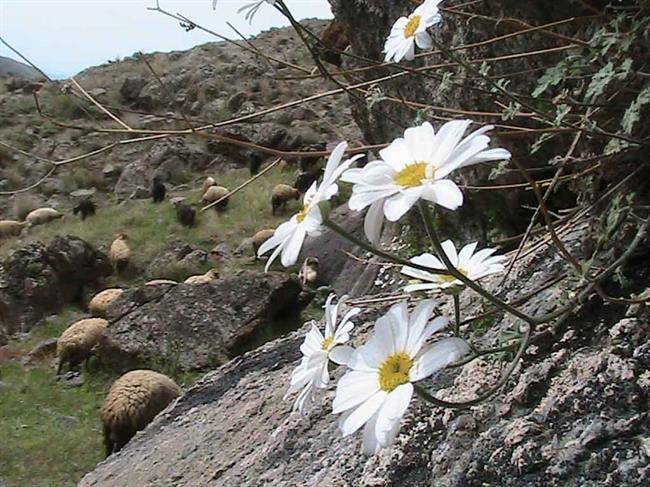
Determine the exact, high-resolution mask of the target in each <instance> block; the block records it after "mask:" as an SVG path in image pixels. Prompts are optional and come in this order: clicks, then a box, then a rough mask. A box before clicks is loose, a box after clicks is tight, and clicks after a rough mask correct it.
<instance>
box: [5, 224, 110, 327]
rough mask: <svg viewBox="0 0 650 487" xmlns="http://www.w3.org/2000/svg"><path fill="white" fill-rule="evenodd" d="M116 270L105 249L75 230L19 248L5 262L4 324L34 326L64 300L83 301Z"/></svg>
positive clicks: (56, 308) (69, 301)
mask: <svg viewBox="0 0 650 487" xmlns="http://www.w3.org/2000/svg"><path fill="white" fill-rule="evenodd" d="M111 272H112V269H111V266H110V264H109V262H108V258H107V257H106V255H105V254H103V253H102V252H99V251H98V250H96V249H94V248H93V247H92V246H91V245H90V244H89V243H87V242H85V241H84V240H82V239H80V238H78V237H73V236H70V235H68V236H65V237H61V236H58V237H55V238H54V240H52V242H51V243H50V244H49V245H48V246H45V245H44V244H43V243H41V242H34V243H31V244H29V245H27V246H26V247H23V248H21V249H19V250H16V251H14V252H13V253H12V254H11V255H10V256H9V258H7V259H6V260H5V261H4V262H3V263H2V264H1V265H0V329H3V330H4V331H5V333H6V334H8V335H11V334H13V333H16V332H27V331H29V329H30V328H31V327H32V326H33V325H34V324H35V323H36V322H38V320H40V319H41V318H42V317H43V316H45V315H46V314H50V313H53V312H56V311H58V310H59V308H61V306H63V305H64V304H65V303H71V302H81V301H82V300H83V298H84V295H85V293H86V291H87V290H88V289H92V288H93V287H94V286H95V285H97V283H98V282H99V281H101V280H102V279H103V278H104V277H106V276H108V275H110V274H111Z"/></svg>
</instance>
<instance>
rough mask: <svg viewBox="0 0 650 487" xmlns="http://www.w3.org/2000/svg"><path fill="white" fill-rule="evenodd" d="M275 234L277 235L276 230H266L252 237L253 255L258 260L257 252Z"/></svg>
mask: <svg viewBox="0 0 650 487" xmlns="http://www.w3.org/2000/svg"><path fill="white" fill-rule="evenodd" d="M273 233H275V229H273V228H265V229H264V230H260V231H259V232H257V233H256V234H255V235H253V236H252V237H251V239H250V242H251V246H252V247H253V254H254V255H255V258H256V259H257V251H258V250H259V248H260V246H261V245H262V244H263V243H264V242H266V241H267V240H268V239H270V238H271V237H272V236H273Z"/></svg>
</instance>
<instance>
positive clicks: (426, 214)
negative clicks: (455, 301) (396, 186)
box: [409, 200, 538, 326]
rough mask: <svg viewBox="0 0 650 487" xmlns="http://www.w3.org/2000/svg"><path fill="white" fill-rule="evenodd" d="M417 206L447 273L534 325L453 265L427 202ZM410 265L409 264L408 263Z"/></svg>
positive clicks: (530, 318) (493, 302)
mask: <svg viewBox="0 0 650 487" xmlns="http://www.w3.org/2000/svg"><path fill="white" fill-rule="evenodd" d="M418 206H419V208H420V213H421V214H422V219H423V220H424V227H425V229H426V231H427V234H428V235H429V239H430V240H431V243H432V245H433V247H434V249H435V250H436V252H437V253H438V256H439V257H440V259H441V260H442V262H443V263H444V264H445V267H447V270H448V271H449V274H451V275H452V276H454V277H455V278H456V279H458V280H459V281H461V282H462V283H463V284H465V285H466V286H467V287H469V288H470V289H472V290H474V291H476V292H477V293H479V294H480V295H481V296H483V297H484V298H485V299H487V300H488V301H490V302H491V303H492V304H494V305H495V306H498V307H499V308H501V309H503V310H504V311H507V312H508V313H510V314H511V315H514V316H516V317H517V318H519V319H521V320H523V321H525V322H526V323H528V324H529V325H531V326H535V325H536V324H537V323H538V322H537V320H536V319H535V318H533V317H531V316H528V315H527V314H526V313H523V312H521V311H519V310H518V309H517V308H515V307H513V306H510V305H509V304H508V303H506V302H505V301H502V300H501V299H499V298H497V297H496V296H494V295H493V294H492V293H490V292H489V291H487V290H486V289H483V288H482V287H481V286H479V285H478V284H477V283H476V282H474V281H473V280H471V279H469V278H468V277H467V276H465V274H463V273H462V272H460V271H459V270H458V269H456V268H455V267H454V265H453V264H452V263H451V261H450V260H449V257H447V254H446V253H445V251H444V249H443V248H442V245H441V244H440V239H439V238H438V235H437V233H436V229H435V226H434V223H433V216H432V215H431V211H430V210H429V207H428V206H427V204H426V203H425V202H424V201H422V200H420V201H419V202H418ZM409 265H411V264H409ZM430 271H431V269H427V272H430Z"/></svg>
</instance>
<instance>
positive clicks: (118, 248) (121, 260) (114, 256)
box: [109, 233, 132, 272]
mask: <svg viewBox="0 0 650 487" xmlns="http://www.w3.org/2000/svg"><path fill="white" fill-rule="evenodd" d="M126 239H127V236H126V235H125V234H123V233H120V234H118V235H117V236H116V237H115V240H113V243H112V244H111V249H110V251H109V258H110V259H111V263H112V264H113V267H114V268H115V269H116V270H117V271H118V272H121V271H123V270H125V269H126V268H127V266H128V265H129V261H130V260H131V254H132V253H131V249H130V248H129V246H128V244H127V243H126Z"/></svg>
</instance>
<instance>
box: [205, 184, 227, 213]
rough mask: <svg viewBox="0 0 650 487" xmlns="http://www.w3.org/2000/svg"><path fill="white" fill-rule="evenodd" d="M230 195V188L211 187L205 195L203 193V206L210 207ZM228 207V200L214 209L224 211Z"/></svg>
mask: <svg viewBox="0 0 650 487" xmlns="http://www.w3.org/2000/svg"><path fill="white" fill-rule="evenodd" d="M228 193H230V191H229V190H228V188H224V187H223V186H210V187H209V188H208V190H207V191H206V192H205V193H203V198H202V201H203V204H204V205H209V204H211V203H214V202H215V201H219V200H220V199H221V198H223V197H224V196H226V195H227V194H228ZM227 206H228V198H226V199H224V200H223V201H221V202H219V203H218V204H217V205H215V207H214V208H215V209H216V210H224V209H225V208H226V207H227Z"/></svg>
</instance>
